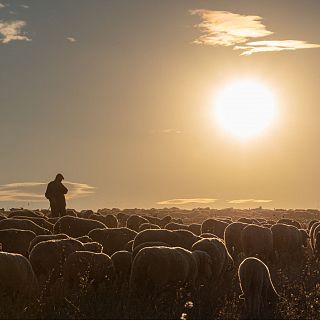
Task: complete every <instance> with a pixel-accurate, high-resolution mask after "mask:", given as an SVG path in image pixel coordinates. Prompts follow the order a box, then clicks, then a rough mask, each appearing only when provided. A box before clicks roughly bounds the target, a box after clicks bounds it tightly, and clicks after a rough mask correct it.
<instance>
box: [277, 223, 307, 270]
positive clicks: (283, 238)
mask: <svg viewBox="0 0 320 320" xmlns="http://www.w3.org/2000/svg"><path fill="white" fill-rule="evenodd" d="M271 231H272V236H273V248H274V250H275V252H277V254H278V258H279V261H280V263H281V264H282V265H283V266H287V267H290V265H291V264H292V263H293V262H295V263H299V262H301V261H303V258H304V250H303V247H304V245H305V242H304V238H305V237H306V236H307V234H306V232H305V230H303V229H301V230H299V229H298V228H297V227H295V226H292V225H287V224H282V223H277V224H275V225H273V226H272V227H271ZM303 236H304V238H303Z"/></svg>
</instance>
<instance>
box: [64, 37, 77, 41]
mask: <svg viewBox="0 0 320 320" xmlns="http://www.w3.org/2000/svg"><path fill="white" fill-rule="evenodd" d="M66 39H67V40H68V41H69V42H77V39H76V38H74V37H67V38H66Z"/></svg>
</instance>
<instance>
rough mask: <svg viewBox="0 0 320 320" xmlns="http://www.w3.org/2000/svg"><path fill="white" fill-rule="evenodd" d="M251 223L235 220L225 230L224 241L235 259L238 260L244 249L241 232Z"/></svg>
mask: <svg viewBox="0 0 320 320" xmlns="http://www.w3.org/2000/svg"><path fill="white" fill-rule="evenodd" d="M248 225H249V224H247V223H244V222H233V223H231V224H229V225H228V226H227V227H226V229H225V231H224V242H225V244H226V247H227V250H228V252H229V254H230V255H231V257H232V258H233V260H234V261H237V260H238V258H239V255H240V253H241V252H242V251H243V250H242V245H241V232H242V230H243V229H244V228H245V227H247V226H248Z"/></svg>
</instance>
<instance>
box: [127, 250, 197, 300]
mask: <svg viewBox="0 0 320 320" xmlns="http://www.w3.org/2000/svg"><path fill="white" fill-rule="evenodd" d="M196 276H197V264H196V261H195V258H194V257H193V255H192V253H191V252H190V251H188V250H185V249H183V248H179V247H174V248H169V247H161V246H160V247H146V248H143V249H141V250H140V251H139V252H138V254H137V255H136V257H135V258H134V260H133V263H132V269H131V276H130V291H131V295H133V294H134V295H135V296H136V297H138V298H144V299H148V298H151V300H152V298H154V297H155V296H156V295H157V294H159V292H160V291H161V290H163V289H164V288H168V287H169V288H170V289H172V291H173V293H174V294H175V293H176V290H177V289H178V288H180V287H182V286H185V285H189V286H190V287H191V289H193V288H194V287H195V281H196Z"/></svg>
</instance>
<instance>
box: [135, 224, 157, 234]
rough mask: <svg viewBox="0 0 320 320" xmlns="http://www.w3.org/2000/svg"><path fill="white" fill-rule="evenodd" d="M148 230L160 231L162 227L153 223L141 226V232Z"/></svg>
mask: <svg viewBox="0 0 320 320" xmlns="http://www.w3.org/2000/svg"><path fill="white" fill-rule="evenodd" d="M147 229H160V227H159V226H158V225H156V224H152V223H143V224H141V225H140V226H139V230H138V231H139V232H140V231H143V230H147Z"/></svg>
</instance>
